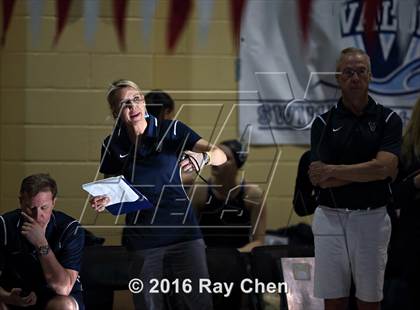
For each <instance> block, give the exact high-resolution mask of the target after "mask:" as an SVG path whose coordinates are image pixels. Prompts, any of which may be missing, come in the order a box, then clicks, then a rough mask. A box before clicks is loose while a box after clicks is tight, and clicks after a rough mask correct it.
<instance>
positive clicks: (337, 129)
mask: <svg viewBox="0 0 420 310" xmlns="http://www.w3.org/2000/svg"><path fill="white" fill-rule="evenodd" d="M341 128H343V126H341V127H338V128H333V132H336V131H339V130H340V129H341Z"/></svg>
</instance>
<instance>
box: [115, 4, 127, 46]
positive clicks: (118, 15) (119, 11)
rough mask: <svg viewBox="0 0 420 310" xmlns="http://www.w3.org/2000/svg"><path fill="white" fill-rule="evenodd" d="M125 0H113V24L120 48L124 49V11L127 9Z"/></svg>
mask: <svg viewBox="0 0 420 310" xmlns="http://www.w3.org/2000/svg"><path fill="white" fill-rule="evenodd" d="M127 4H128V1H127V0H114V24H115V28H116V29H117V35H118V42H119V44H120V48H121V49H122V50H123V51H125V12H126V11H127Z"/></svg>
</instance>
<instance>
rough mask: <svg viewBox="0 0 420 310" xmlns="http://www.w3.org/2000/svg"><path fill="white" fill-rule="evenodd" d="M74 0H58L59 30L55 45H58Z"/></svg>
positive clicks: (56, 34)
mask: <svg viewBox="0 0 420 310" xmlns="http://www.w3.org/2000/svg"><path fill="white" fill-rule="evenodd" d="M71 1H72V0H57V2H56V10H57V31H56V33H55V37H54V42H53V45H57V43H58V39H59V38H60V35H61V33H62V32H63V29H64V26H65V25H66V23H67V17H68V15H69V11H70V5H71Z"/></svg>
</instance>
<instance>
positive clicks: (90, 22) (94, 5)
mask: <svg viewBox="0 0 420 310" xmlns="http://www.w3.org/2000/svg"><path fill="white" fill-rule="evenodd" d="M98 13H99V0H85V1H84V3H83V15H84V17H85V41H86V43H87V44H88V45H90V46H92V44H93V40H94V37H95V33H96V23H97V20H98Z"/></svg>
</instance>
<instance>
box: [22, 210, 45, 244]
mask: <svg viewBox="0 0 420 310" xmlns="http://www.w3.org/2000/svg"><path fill="white" fill-rule="evenodd" d="M21 214H22V215H23V217H24V218H25V221H24V223H23V225H22V231H21V233H22V235H23V236H24V237H25V238H26V239H27V240H28V241H29V242H30V243H31V244H33V245H34V246H35V247H39V246H41V245H45V244H48V242H47V239H46V238H45V229H46V228H47V226H45V227H42V226H41V225H40V224H39V223H38V222H37V221H35V220H34V219H33V218H32V217H30V216H29V215H28V214H26V213H25V212H23V211H22V213H21Z"/></svg>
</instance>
